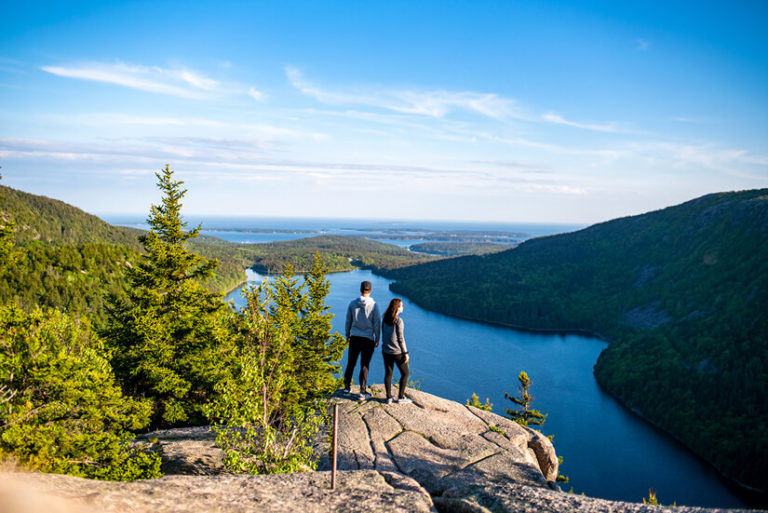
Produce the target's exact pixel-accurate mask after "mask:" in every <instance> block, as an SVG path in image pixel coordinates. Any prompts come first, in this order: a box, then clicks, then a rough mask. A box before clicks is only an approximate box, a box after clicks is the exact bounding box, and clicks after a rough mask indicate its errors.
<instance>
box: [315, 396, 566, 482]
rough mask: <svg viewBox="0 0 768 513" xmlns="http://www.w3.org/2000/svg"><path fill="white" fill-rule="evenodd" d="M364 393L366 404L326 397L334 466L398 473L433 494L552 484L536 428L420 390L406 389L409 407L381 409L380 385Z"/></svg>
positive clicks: (551, 467) (552, 469)
mask: <svg viewBox="0 0 768 513" xmlns="http://www.w3.org/2000/svg"><path fill="white" fill-rule="evenodd" d="M370 388H371V390H372V391H373V393H374V396H375V397H374V399H371V400H368V401H365V402H359V401H357V399H356V398H355V397H347V396H345V395H344V394H341V393H337V394H336V395H335V396H334V397H333V399H332V404H338V405H339V446H338V453H339V456H338V468H340V469H344V470H358V469H359V470H366V469H373V470H378V471H382V472H392V471H396V472H399V473H402V474H405V475H407V476H410V477H413V478H414V479H416V480H417V481H418V482H419V483H421V484H422V485H423V486H424V487H425V488H426V489H427V491H429V492H430V494H432V495H433V496H435V497H440V496H443V495H446V494H447V495H451V496H462V495H471V494H472V493H473V490H476V489H482V488H483V487H484V486H487V485H488V484H489V483H494V484H496V485H499V486H505V485H508V484H523V485H526V486H532V487H538V488H547V487H549V488H553V487H554V481H555V479H556V477H557V467H558V464H557V456H556V455H555V450H554V447H552V444H551V442H550V441H549V440H548V439H547V438H546V437H545V436H543V435H542V434H541V433H539V432H538V431H534V430H532V429H528V428H525V427H523V426H521V425H519V424H517V423H515V422H512V421H510V420H509V419H506V418H504V417H500V416H498V415H496V414H494V413H490V412H487V411H483V410H479V409H477V408H474V407H471V406H465V405H463V404H459V403H456V402H454V401H448V400H446V399H443V398H440V397H437V396H434V395H431V394H427V393H424V392H421V391H418V390H409V391H408V396H409V398H410V399H412V400H413V403H411V404H386V403H385V402H384V400H383V397H384V393H383V387H381V386H380V385H377V386H373V387H370ZM376 397H378V398H376ZM326 464H327V463H326Z"/></svg>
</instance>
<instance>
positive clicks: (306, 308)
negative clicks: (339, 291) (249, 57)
mask: <svg viewBox="0 0 768 513" xmlns="http://www.w3.org/2000/svg"><path fill="white" fill-rule="evenodd" d="M327 273H328V266H327V264H326V263H325V261H324V260H323V259H322V258H321V256H320V253H315V261H314V264H313V265H312V268H311V269H310V270H309V272H307V273H306V274H305V275H304V287H305V289H306V291H305V293H304V298H305V300H304V301H303V302H302V303H301V306H302V310H301V324H300V330H299V332H298V336H297V340H296V342H297V349H298V354H299V358H300V359H301V363H302V364H301V366H300V368H299V371H300V372H301V381H302V382H303V383H305V393H306V398H305V400H306V401H312V400H314V399H318V398H325V397H328V396H329V395H331V394H332V393H333V392H334V391H335V390H336V389H337V388H338V385H339V381H338V378H336V377H335V376H336V375H338V374H339V371H340V369H341V366H340V365H339V361H340V360H341V357H342V355H343V353H344V348H345V346H346V342H345V340H344V337H342V336H341V334H339V333H334V332H332V329H333V327H332V320H333V314H332V313H331V312H330V309H331V307H330V306H328V305H327V304H326V299H327V298H328V294H329V293H330V292H331V283H330V281H328V279H327V278H326V276H327Z"/></svg>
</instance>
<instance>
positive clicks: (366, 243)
mask: <svg viewBox="0 0 768 513" xmlns="http://www.w3.org/2000/svg"><path fill="white" fill-rule="evenodd" d="M0 198H2V199H1V200H0V215H5V216H8V217H9V218H11V219H13V220H14V223H15V224H16V232H15V239H16V244H17V246H18V247H20V248H23V251H22V252H21V254H20V255H19V258H18V259H17V261H16V262H14V263H13V265H12V266H11V267H10V268H9V269H8V270H7V272H5V273H4V275H3V276H0V301H4V300H8V299H11V298H14V297H17V298H18V299H19V300H20V301H21V304H22V305H24V306H25V307H27V308H32V307H33V306H34V305H41V306H49V307H57V308H61V309H63V310H64V311H67V312H71V313H84V314H88V315H91V316H93V318H94V320H96V322H97V323H99V322H101V321H103V320H104V319H105V315H106V312H105V310H104V306H105V298H106V294H108V293H111V294H119V293H120V291H121V289H122V287H121V283H122V278H123V271H124V269H125V266H126V265H130V264H129V263H130V262H131V261H135V260H136V257H137V255H138V252H139V251H141V250H142V245H141V243H140V242H139V239H138V237H139V236H140V235H141V234H142V233H144V232H143V231H142V230H137V229H134V228H124V227H120V226H112V225H110V224H108V223H106V222H104V221H102V220H101V219H99V218H98V217H96V216H94V215H91V214H88V213H86V212H83V211H82V210H80V209H79V208H76V207H73V206H72V205H69V204H67V203H64V202H62V201H59V200H55V199H51V198H47V197H45V196H37V195H34V194H29V193H26V192H22V191H19V190H16V189H12V188H9V187H5V186H0ZM187 244H188V245H189V247H190V249H191V250H193V251H195V252H197V253H199V254H201V255H202V256H205V257H207V258H216V259H217V260H218V261H219V265H218V267H217V269H216V272H215V274H214V276H213V278H211V279H210V280H209V281H208V282H207V286H208V288H209V289H211V290H215V291H222V292H223V291H228V290H231V289H233V288H235V287H237V286H238V285H240V284H241V283H243V282H244V281H245V278H246V277H245V272H244V269H245V268H247V267H253V268H254V269H256V270H259V271H262V272H279V271H281V270H282V269H283V267H284V266H285V265H286V264H291V265H293V267H294V268H295V269H296V270H297V271H299V272H303V271H306V270H308V269H310V268H311V266H312V263H313V261H314V260H313V258H314V257H313V256H314V254H315V252H319V253H320V254H321V255H322V256H323V258H324V260H325V261H326V262H327V263H328V265H329V268H330V270H331V271H349V270H352V269H354V268H356V267H365V268H370V269H376V270H390V269H394V268H398V267H403V266H407V265H412V264H414V263H420V262H427V261H431V260H434V257H430V256H427V255H419V254H416V253H412V252H409V251H407V250H404V249H402V248H399V247H397V246H393V245H391V244H384V243H381V242H376V241H371V240H366V239H362V238H353V237H342V236H320V237H312V238H307V239H299V240H295V241H284V242H275V243H271V244H235V243H231V242H227V241H225V240H222V239H217V238H215V237H207V236H200V237H199V238H197V239H192V240H190V241H189V242H188V243H187Z"/></svg>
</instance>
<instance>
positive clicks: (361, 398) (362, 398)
mask: <svg viewBox="0 0 768 513" xmlns="http://www.w3.org/2000/svg"><path fill="white" fill-rule="evenodd" d="M358 397H359V398H360V400H361V401H365V400H367V399H372V398H373V396H372V395H371V394H370V393H369V392H364V393H362V394H360V395H359V396H358Z"/></svg>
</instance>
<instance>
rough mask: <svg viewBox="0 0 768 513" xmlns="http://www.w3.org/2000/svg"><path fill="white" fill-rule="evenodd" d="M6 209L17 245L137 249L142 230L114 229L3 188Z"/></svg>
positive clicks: (54, 203)
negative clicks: (99, 245)
mask: <svg viewBox="0 0 768 513" xmlns="http://www.w3.org/2000/svg"><path fill="white" fill-rule="evenodd" d="M0 196H2V197H3V210H4V211H6V212H8V213H9V214H11V215H12V216H13V219H14V222H15V223H16V226H17V230H16V235H15V237H16V243H17V244H25V243H28V242H31V241H39V242H53V243H56V244H86V243H91V242H108V243H115V244H121V245H123V246H127V247H129V248H132V249H135V250H138V249H140V248H141V244H139V241H138V236H139V235H140V234H141V233H142V231H141V230H137V229H135V228H124V227H120V226H112V225H111V224H108V223H105V222H104V221H102V220H101V219H99V218H98V217H96V216H94V215H91V214H88V213H86V212H83V211H82V210H80V209H79V208H76V207H73V206H72V205H69V204H67V203H64V202H63V201H59V200H56V199H51V198H47V197H45V196H37V195H35V194H29V193H27V192H23V191H19V190H17V189H12V188H10V187H6V186H4V185H0Z"/></svg>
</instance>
